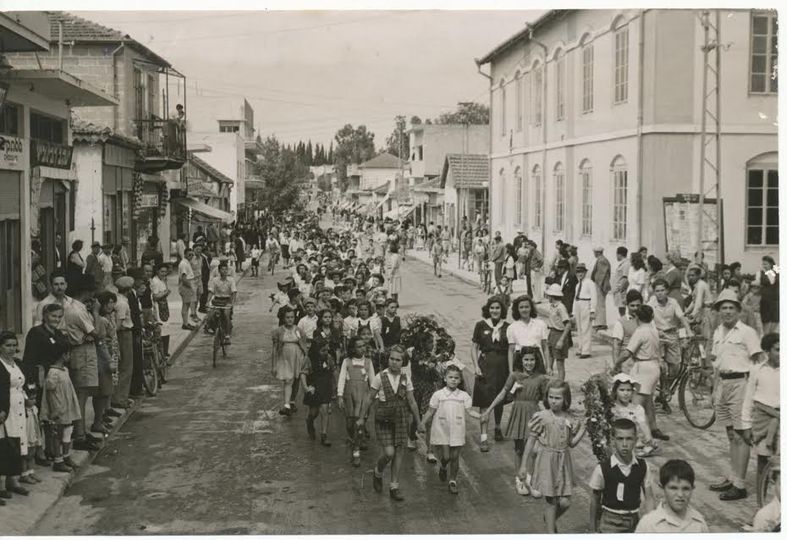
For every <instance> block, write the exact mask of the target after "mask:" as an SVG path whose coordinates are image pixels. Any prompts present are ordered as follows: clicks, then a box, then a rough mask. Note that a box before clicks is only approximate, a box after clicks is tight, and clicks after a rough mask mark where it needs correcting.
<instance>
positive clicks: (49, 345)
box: [22, 324, 69, 384]
mask: <svg viewBox="0 0 787 540" xmlns="http://www.w3.org/2000/svg"><path fill="white" fill-rule="evenodd" d="M68 348H69V343H68V338H67V337H66V335H65V334H63V332H61V331H60V330H58V329H55V331H54V332H50V331H49V330H48V329H47V327H46V326H44V325H43V324H39V325H38V326H34V327H33V328H31V329H30V331H29V332H28V333H27V337H26V338H25V354H24V356H23V357H22V372H23V373H24V374H25V379H27V382H28V383H31V384H32V383H37V382H38V366H42V367H43V368H44V376H46V373H47V371H49V366H51V365H52V364H53V363H54V362H55V360H57V359H58V357H59V356H60V355H61V354H63V351H64V350H67V349H68Z"/></svg>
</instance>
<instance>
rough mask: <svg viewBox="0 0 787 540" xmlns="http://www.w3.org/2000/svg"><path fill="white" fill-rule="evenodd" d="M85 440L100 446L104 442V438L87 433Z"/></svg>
mask: <svg viewBox="0 0 787 540" xmlns="http://www.w3.org/2000/svg"><path fill="white" fill-rule="evenodd" d="M85 440H87V442H90V443H93V444H100V443H102V442H104V437H96V436H95V435H93V434H92V433H85Z"/></svg>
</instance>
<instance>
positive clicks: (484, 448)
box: [481, 441, 489, 452]
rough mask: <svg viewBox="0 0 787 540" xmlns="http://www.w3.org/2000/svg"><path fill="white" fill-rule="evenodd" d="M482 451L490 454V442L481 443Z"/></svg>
mask: <svg viewBox="0 0 787 540" xmlns="http://www.w3.org/2000/svg"><path fill="white" fill-rule="evenodd" d="M481 451H482V452H489V441H481Z"/></svg>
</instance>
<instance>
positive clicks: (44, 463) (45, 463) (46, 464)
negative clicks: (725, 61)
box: [36, 456, 52, 467]
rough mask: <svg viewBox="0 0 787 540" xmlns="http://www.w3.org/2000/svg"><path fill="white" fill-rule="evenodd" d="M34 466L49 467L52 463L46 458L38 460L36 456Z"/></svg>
mask: <svg viewBox="0 0 787 540" xmlns="http://www.w3.org/2000/svg"><path fill="white" fill-rule="evenodd" d="M36 465H41V466H42V467H49V466H50V465H52V462H51V461H50V460H48V459H46V458H40V457H38V456H36Z"/></svg>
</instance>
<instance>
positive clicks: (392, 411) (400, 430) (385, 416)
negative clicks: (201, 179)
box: [358, 345, 421, 501]
mask: <svg viewBox="0 0 787 540" xmlns="http://www.w3.org/2000/svg"><path fill="white" fill-rule="evenodd" d="M406 354H407V353H406V352H405V350H404V347H402V346H400V345H394V346H393V347H391V350H390V353H389V356H388V368H387V369H385V370H383V371H382V372H380V373H379V374H377V375H375V376H374V379H372V384H371V387H372V393H371V398H372V399H371V400H370V403H371V401H374V402H376V403H377V408H376V409H375V422H374V425H375V430H376V434H377V440H378V441H379V442H380V445H381V446H382V447H383V453H382V455H381V456H380V458H379V459H378V460H377V465H376V466H375V467H374V482H373V485H374V490H375V491H377V492H378V493H379V492H381V491H382V490H383V471H384V470H385V467H386V466H387V465H388V463H389V462H392V463H391V485H390V489H389V493H390V495H391V498H392V499H393V500H395V501H401V500H404V497H402V495H401V493H400V492H399V472H400V470H401V468H402V458H403V452H404V449H405V447H406V445H407V433H408V430H409V423H410V415H412V417H413V418H415V419H416V421H417V422H419V423H420V421H421V420H420V418H421V415H420V414H419V412H418V407H417V406H416V404H415V398H414V397H413V383H412V380H411V378H410V377H408V376H407V375H406V374H405V373H402V365H403V364H404V362H405V358H406ZM369 406H370V404H367V405H366V408H365V412H367V413H368V408H369ZM363 416H366V415H363ZM358 422H359V425H361V424H360V422H363V418H360V419H359V420H358Z"/></svg>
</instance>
